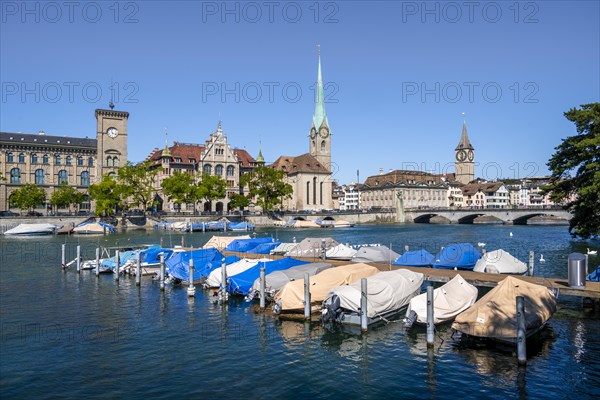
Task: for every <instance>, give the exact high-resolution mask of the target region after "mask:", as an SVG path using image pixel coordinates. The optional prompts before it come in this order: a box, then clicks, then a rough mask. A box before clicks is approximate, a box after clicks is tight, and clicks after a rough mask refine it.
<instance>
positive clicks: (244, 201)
mask: <svg viewBox="0 0 600 400" xmlns="http://www.w3.org/2000/svg"><path fill="white" fill-rule="evenodd" d="M229 205H230V206H231V208H242V209H243V208H245V207H248V206H249V205H250V200H249V199H248V198H247V197H246V196H244V195H243V194H239V193H234V194H232V195H231V196H230V197H229Z"/></svg>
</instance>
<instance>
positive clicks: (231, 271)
mask: <svg viewBox="0 0 600 400" xmlns="http://www.w3.org/2000/svg"><path fill="white" fill-rule="evenodd" d="M269 261H273V260H269V259H268V258H242V259H241V260H240V261H236V262H234V263H231V264H229V265H227V266H226V267H225V268H226V269H227V277H230V276H234V275H237V274H240V273H242V272H244V271H245V270H247V269H249V268H252V267H254V266H255V265H257V264H258V263H259V262H269ZM222 268H223V267H219V268H215V269H213V270H212V271H211V272H210V274H209V275H208V278H206V286H208V287H218V286H219V285H221V276H222V275H221V274H222V273H223V272H222V271H221V269H222Z"/></svg>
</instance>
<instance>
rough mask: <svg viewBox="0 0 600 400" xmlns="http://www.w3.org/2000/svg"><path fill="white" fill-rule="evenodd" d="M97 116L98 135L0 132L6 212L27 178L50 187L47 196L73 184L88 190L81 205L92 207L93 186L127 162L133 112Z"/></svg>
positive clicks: (1, 199)
mask: <svg viewBox="0 0 600 400" xmlns="http://www.w3.org/2000/svg"><path fill="white" fill-rule="evenodd" d="M95 115H96V127H97V128H96V135H95V138H88V137H85V138H79V137H72V136H55V135H46V134H45V133H44V132H39V133H37V134H23V133H9V132H0V176H1V177H3V178H4V179H0V211H3V210H8V209H9V208H10V196H11V193H12V192H13V191H14V190H16V189H18V188H19V187H20V186H21V185H24V184H27V183H32V184H36V185H38V186H40V187H42V188H44V190H45V191H46V199H47V200H48V199H50V196H51V194H52V192H53V191H54V190H55V189H56V187H57V186H58V185H60V184H61V183H67V184H69V185H71V186H74V187H76V188H77V190H79V191H81V192H84V193H86V197H85V200H84V202H83V203H82V204H81V209H89V208H90V201H89V196H87V191H88V188H89V186H90V185H91V184H93V183H96V182H98V181H100V180H101V177H102V175H104V174H111V173H114V172H115V171H116V169H117V168H118V167H119V166H120V165H123V164H124V163H125V162H126V161H127V121H128V118H129V113H127V112H123V111H115V110H112V109H111V110H96V112H95ZM44 206H45V205H42V204H40V207H42V208H43V207H44Z"/></svg>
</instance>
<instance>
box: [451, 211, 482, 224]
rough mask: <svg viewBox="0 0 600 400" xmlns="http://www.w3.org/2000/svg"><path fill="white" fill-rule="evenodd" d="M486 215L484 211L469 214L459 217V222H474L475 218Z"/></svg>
mask: <svg viewBox="0 0 600 400" xmlns="http://www.w3.org/2000/svg"><path fill="white" fill-rule="evenodd" d="M483 215H485V214H484V213H477V214H468V215H465V216H463V217H460V218H459V219H458V223H459V224H472V223H473V221H474V220H475V218H477V217H481V216H483Z"/></svg>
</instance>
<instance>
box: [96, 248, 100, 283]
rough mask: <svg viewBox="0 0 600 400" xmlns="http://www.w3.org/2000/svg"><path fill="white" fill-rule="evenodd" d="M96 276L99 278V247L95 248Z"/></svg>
mask: <svg viewBox="0 0 600 400" xmlns="http://www.w3.org/2000/svg"><path fill="white" fill-rule="evenodd" d="M96 276H97V277H98V276H100V247H96Z"/></svg>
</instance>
